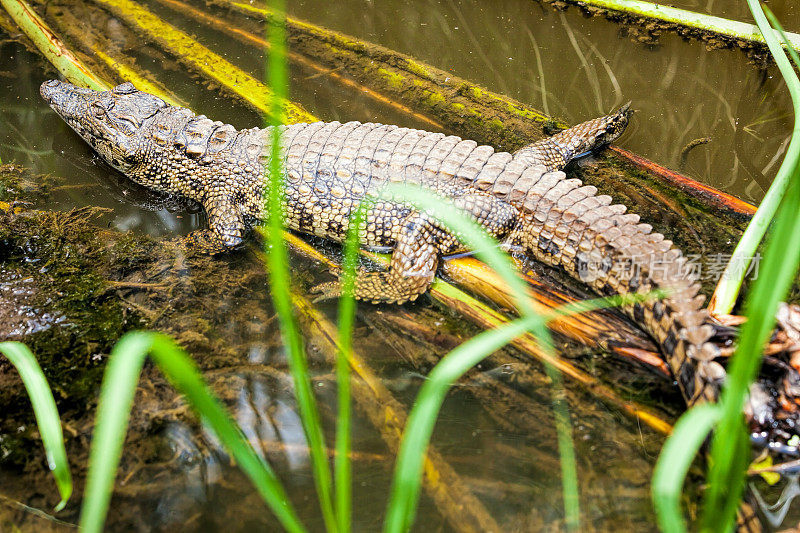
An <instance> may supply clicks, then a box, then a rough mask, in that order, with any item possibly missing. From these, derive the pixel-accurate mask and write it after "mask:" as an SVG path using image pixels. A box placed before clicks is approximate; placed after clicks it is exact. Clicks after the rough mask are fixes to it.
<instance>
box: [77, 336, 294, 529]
mask: <svg viewBox="0 0 800 533" xmlns="http://www.w3.org/2000/svg"><path fill="white" fill-rule="evenodd" d="M148 353H149V354H150V355H151V356H152V358H153V360H154V361H155V362H156V364H157V365H158V367H159V368H160V369H161V371H162V372H163V373H164V374H165V375H166V377H167V379H169V381H170V383H172V385H173V386H174V387H175V388H176V389H178V390H179V391H180V392H182V393H183V394H184V395H185V396H186V398H187V400H188V401H189V404H190V405H192V407H193V408H194V409H195V410H196V411H197V412H198V413H199V414H200V417H201V418H202V420H203V422H205V423H206V424H208V426H209V427H210V428H211V429H212V430H213V431H214V433H215V434H216V436H217V437H218V438H219V440H220V442H222V444H223V445H224V446H225V448H226V449H227V450H228V452H229V453H230V454H231V456H233V458H234V459H235V460H236V463H237V465H238V466H239V468H241V469H242V471H244V473H245V474H246V475H247V476H248V477H249V478H250V480H251V481H252V482H253V484H254V485H255V487H256V489H257V490H258V492H259V494H260V495H261V497H262V498H263V499H264V501H265V502H266V503H267V504H268V505H269V506H270V508H271V509H272V511H273V512H274V513H275V516H276V517H277V518H278V520H279V521H280V522H281V524H282V525H283V526H284V527H285V528H286V529H287V530H288V531H292V532H302V531H305V529H304V528H303V526H302V524H301V523H300V520H299V519H298V518H297V515H296V513H295V512H294V510H293V509H292V507H291V504H290V503H289V501H288V498H287V496H286V492H285V491H284V490H283V487H282V486H281V484H280V481H279V480H278V478H277V477H276V476H275V474H274V473H273V472H272V470H271V469H270V467H269V465H267V463H266V462H264V461H263V460H262V459H261V458H260V457H259V456H258V455H257V454H256V452H255V451H254V450H253V448H252V446H250V443H249V442H248V441H247V439H246V438H245V436H244V435H243V434H242V432H241V430H239V428H238V427H237V426H236V424H234V423H233V422H232V421H231V419H230V417H229V416H228V415H227V413H226V412H225V409H224V408H223V407H222V406H221V405H220V403H219V401H218V400H217V399H216V398H215V397H214V396H213V394H212V393H211V392H210V391H209V390H208V387H206V385H205V384H204V382H203V379H202V377H201V376H200V373H199V371H198V370H197V367H196V366H195V364H194V362H193V361H192V359H191V358H190V357H189V356H188V355H186V353H185V352H184V351H183V350H181V349H180V348H179V347H178V346H177V345H176V344H175V342H174V341H173V340H172V339H170V338H169V337H166V336H164V335H161V334H157V333H147V332H133V333H128V334H127V335H125V336H124V337H123V338H122V339H120V341H119V342H118V343H117V344H116V346H114V349H113V350H112V351H111V356H110V358H109V361H108V365H107V366H106V370H105V374H104V377H103V384H102V388H101V391H100V399H99V401H98V408H97V411H98V412H97V423H96V425H95V431H94V436H93V439H92V449H91V453H90V457H89V473H88V475H87V480H86V490H85V494H84V499H83V507H82V509H81V519H80V527H81V530H82V531H83V532H85V533H99V532H100V531H102V529H103V524H104V522H105V517H106V513H107V512H108V504H109V501H110V499H111V494H112V491H113V487H114V478H115V476H116V470H117V465H118V464H119V458H120V455H121V453H122V444H123V442H124V441H125V434H126V432H127V427H128V421H129V418H130V410H131V406H132V404H133V397H134V393H135V391H136V384H137V383H138V381H139V374H140V373H141V370H142V365H143V364H144V360H145V357H147V355H148Z"/></svg>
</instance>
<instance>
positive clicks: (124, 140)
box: [39, 80, 167, 174]
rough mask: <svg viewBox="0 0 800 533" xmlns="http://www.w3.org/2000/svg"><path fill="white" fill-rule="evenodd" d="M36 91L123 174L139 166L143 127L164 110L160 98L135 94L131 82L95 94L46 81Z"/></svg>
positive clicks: (62, 82) (73, 86)
mask: <svg viewBox="0 0 800 533" xmlns="http://www.w3.org/2000/svg"><path fill="white" fill-rule="evenodd" d="M39 90H40V92H41V94H42V97H43V98H44V99H45V101H46V102H47V103H48V104H49V105H50V107H51V108H53V110H54V111H55V112H56V113H57V114H58V115H59V116H60V117H61V118H62V119H64V122H66V123H67V124H68V125H69V126H70V127H71V128H72V129H73V130H75V132H76V133H78V135H80V136H81V137H82V138H83V139H84V140H85V141H86V142H87V143H89V144H90V145H91V146H92V148H94V149H95V151H96V152H97V153H98V154H100V155H101V156H102V157H103V159H105V160H106V162H107V163H109V164H110V165H111V166H113V167H114V168H116V169H117V170H119V171H121V172H123V173H125V174H128V173H129V172H130V171H131V169H132V168H133V167H134V166H135V165H136V164H137V163H138V159H139V158H138V154H139V153H140V152H141V150H140V147H141V146H142V145H143V141H144V140H145V135H144V131H143V130H145V129H146V128H144V127H143V125H144V124H145V122H146V121H148V120H149V119H150V118H152V117H153V116H154V115H155V114H156V113H158V111H159V110H161V109H163V108H164V107H167V104H166V103H165V102H164V101H163V100H161V99H160V98H158V97H156V96H153V95H151V94H147V93H143V92H141V91H138V90H136V88H135V87H134V86H133V85H132V84H130V83H123V84H122V85H118V86H116V87H114V88H113V89H112V90H110V91H95V90H92V89H86V88H83V87H78V86H75V85H72V84H71V83H67V82H64V81H58V80H49V81H46V82H44V83H43V84H42V86H41V87H40V89H39Z"/></svg>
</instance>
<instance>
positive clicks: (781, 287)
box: [701, 0, 800, 531]
mask: <svg viewBox="0 0 800 533" xmlns="http://www.w3.org/2000/svg"><path fill="white" fill-rule="evenodd" d="M748 5H749V6H750V10H751V11H752V13H753V17H754V18H755V19H756V23H757V24H758V26H759V29H760V30H761V32H762V34H763V35H764V38H765V39H766V40H767V43H768V45H769V48H770V52H772V54H773V57H774V58H775V62H776V63H777V64H778V67H779V69H780V71H781V74H782V75H783V76H784V79H785V81H786V84H787V86H788V87H789V91H790V94H791V96H792V103H793V105H794V108H795V132H794V134H793V137H792V143H790V150H789V153H787V156H786V159H784V161H783V164H782V165H781V169H780V170H779V172H778V174H779V176H783V177H784V178H785V182H786V183H785V187H784V190H783V191H782V196H783V198H782V201H781V202H780V204H779V205H778V208H777V213H776V216H775V221H774V226H773V230H772V235H771V237H770V239H769V241H768V242H767V244H766V246H765V250H764V259H763V261H762V265H760V273H759V277H758V279H757V280H755V282H754V283H753V286H752V288H751V289H750V292H749V294H748V297H747V300H746V302H745V307H744V309H745V315H746V316H747V317H748V320H747V322H746V323H745V324H744V326H743V327H742V330H741V335H740V339H739V344H738V346H737V349H736V352H735V353H734V355H733V357H732V358H731V363H730V365H729V369H728V379H727V381H726V384H725V387H724V389H723V391H722V396H721V400H720V405H721V408H722V411H723V414H722V418H721V420H720V423H719V425H718V428H717V431H716V432H715V435H714V438H713V440H712V445H711V460H710V463H711V465H710V468H709V473H708V483H709V489H708V491H707V493H706V498H705V502H704V505H703V517H702V522H701V527H702V530H703V531H719V530H720V528H730V527H732V525H733V521H734V520H735V513H736V508H737V506H738V504H739V500H740V498H741V494H742V491H743V490H744V481H745V469H746V466H747V459H748V458H749V457H748V453H747V452H748V450H747V448H746V446H743V445H742V441H743V440H744V439H745V435H746V434H745V431H744V427H745V426H744V418H743V414H742V409H743V407H744V402H745V398H746V396H747V393H748V391H749V387H750V384H751V383H752V381H753V379H755V376H756V374H757V373H758V369H759V367H760V365H761V354H762V352H763V349H764V345H765V343H766V342H767V340H768V338H769V335H770V334H771V332H772V329H773V327H774V325H775V312H776V310H777V308H778V304H779V303H780V301H781V300H782V299H784V298H785V296H786V294H787V293H788V290H789V288H790V286H791V283H792V282H793V280H794V276H795V274H796V272H797V268H798V265H799V264H800V234H798V233H797V231H796V228H797V226H798V224H800V183H798V180H799V179H800V167H799V164H800V153H799V152H798V150H792V149H791V147H792V145H793V144H795V141H796V140H798V139H800V136H799V135H798V126H799V125H800V80H799V79H798V78H797V76H796V75H795V73H794V71H793V70H792V68H791V64H790V63H789V60H788V59H787V58H786V55H785V54H784V52H783V50H782V49H781V47H780V44H779V43H778V41H777V39H776V37H775V32H773V30H772V28H771V27H770V26H769V24H768V22H767V19H766V17H765V15H764V13H763V11H762V10H761V7H760V6H759V5H758V3H757V2H755V1H754V0H748ZM776 181H777V178H776ZM773 187H775V184H773ZM770 192H772V187H771V188H770ZM784 193H785V195H784ZM760 210H761V208H759V211H760ZM757 215H758V214H757ZM748 229H749V227H748ZM732 443H733V445H732Z"/></svg>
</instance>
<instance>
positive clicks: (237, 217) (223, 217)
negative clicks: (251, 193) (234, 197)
mask: <svg viewBox="0 0 800 533" xmlns="http://www.w3.org/2000/svg"><path fill="white" fill-rule="evenodd" d="M204 207H205V209H206V215H207V216H208V229H203V230H196V231H193V232H191V233H189V234H188V235H187V236H186V237H184V238H183V239H181V240H182V242H183V244H184V245H185V246H186V247H187V248H189V249H190V250H192V251H198V252H201V253H206V254H212V255H214V254H221V253H225V252H229V251H230V250H232V249H233V248H235V247H237V246H239V245H240V244H241V243H242V238H243V234H244V229H245V226H244V221H243V220H242V217H241V214H240V212H239V207H238V206H237V205H236V204H235V203H233V202H231V201H230V200H229V199H227V198H220V197H217V198H212V199H210V200H207V201H206V202H204Z"/></svg>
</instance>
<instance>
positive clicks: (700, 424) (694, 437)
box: [651, 404, 721, 533]
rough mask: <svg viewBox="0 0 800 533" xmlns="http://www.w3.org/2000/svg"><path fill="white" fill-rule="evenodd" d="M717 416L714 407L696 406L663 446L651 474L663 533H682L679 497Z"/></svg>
mask: <svg viewBox="0 0 800 533" xmlns="http://www.w3.org/2000/svg"><path fill="white" fill-rule="evenodd" d="M720 415H721V410H720V408H719V406H718V405H710V404H708V405H700V406H698V407H695V408H693V409H690V410H688V411H686V412H685V413H684V414H683V415H682V416H681V417H680V418H679V419H678V422H677V423H676V424H675V428H674V429H673V431H672V435H670V436H669V438H668V439H667V440H666V442H664V446H663V447H662V448H661V453H660V454H659V456H658V461H656V466H655V469H654V471H653V483H652V486H651V495H652V498H653V506H654V507H655V511H656V521H657V522H658V527H659V528H660V529H661V531H662V532H664V533H683V532H685V531H686V522H685V520H684V519H683V513H682V512H681V493H682V492H683V483H684V480H685V479H686V474H687V472H689V467H690V466H691V464H692V461H693V460H694V458H695V456H696V455H697V453H698V451H700V447H701V446H702V445H703V442H705V439H706V437H707V436H708V434H709V433H711V430H712V429H713V427H714V424H716V423H717V421H718V420H719V417H720Z"/></svg>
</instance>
